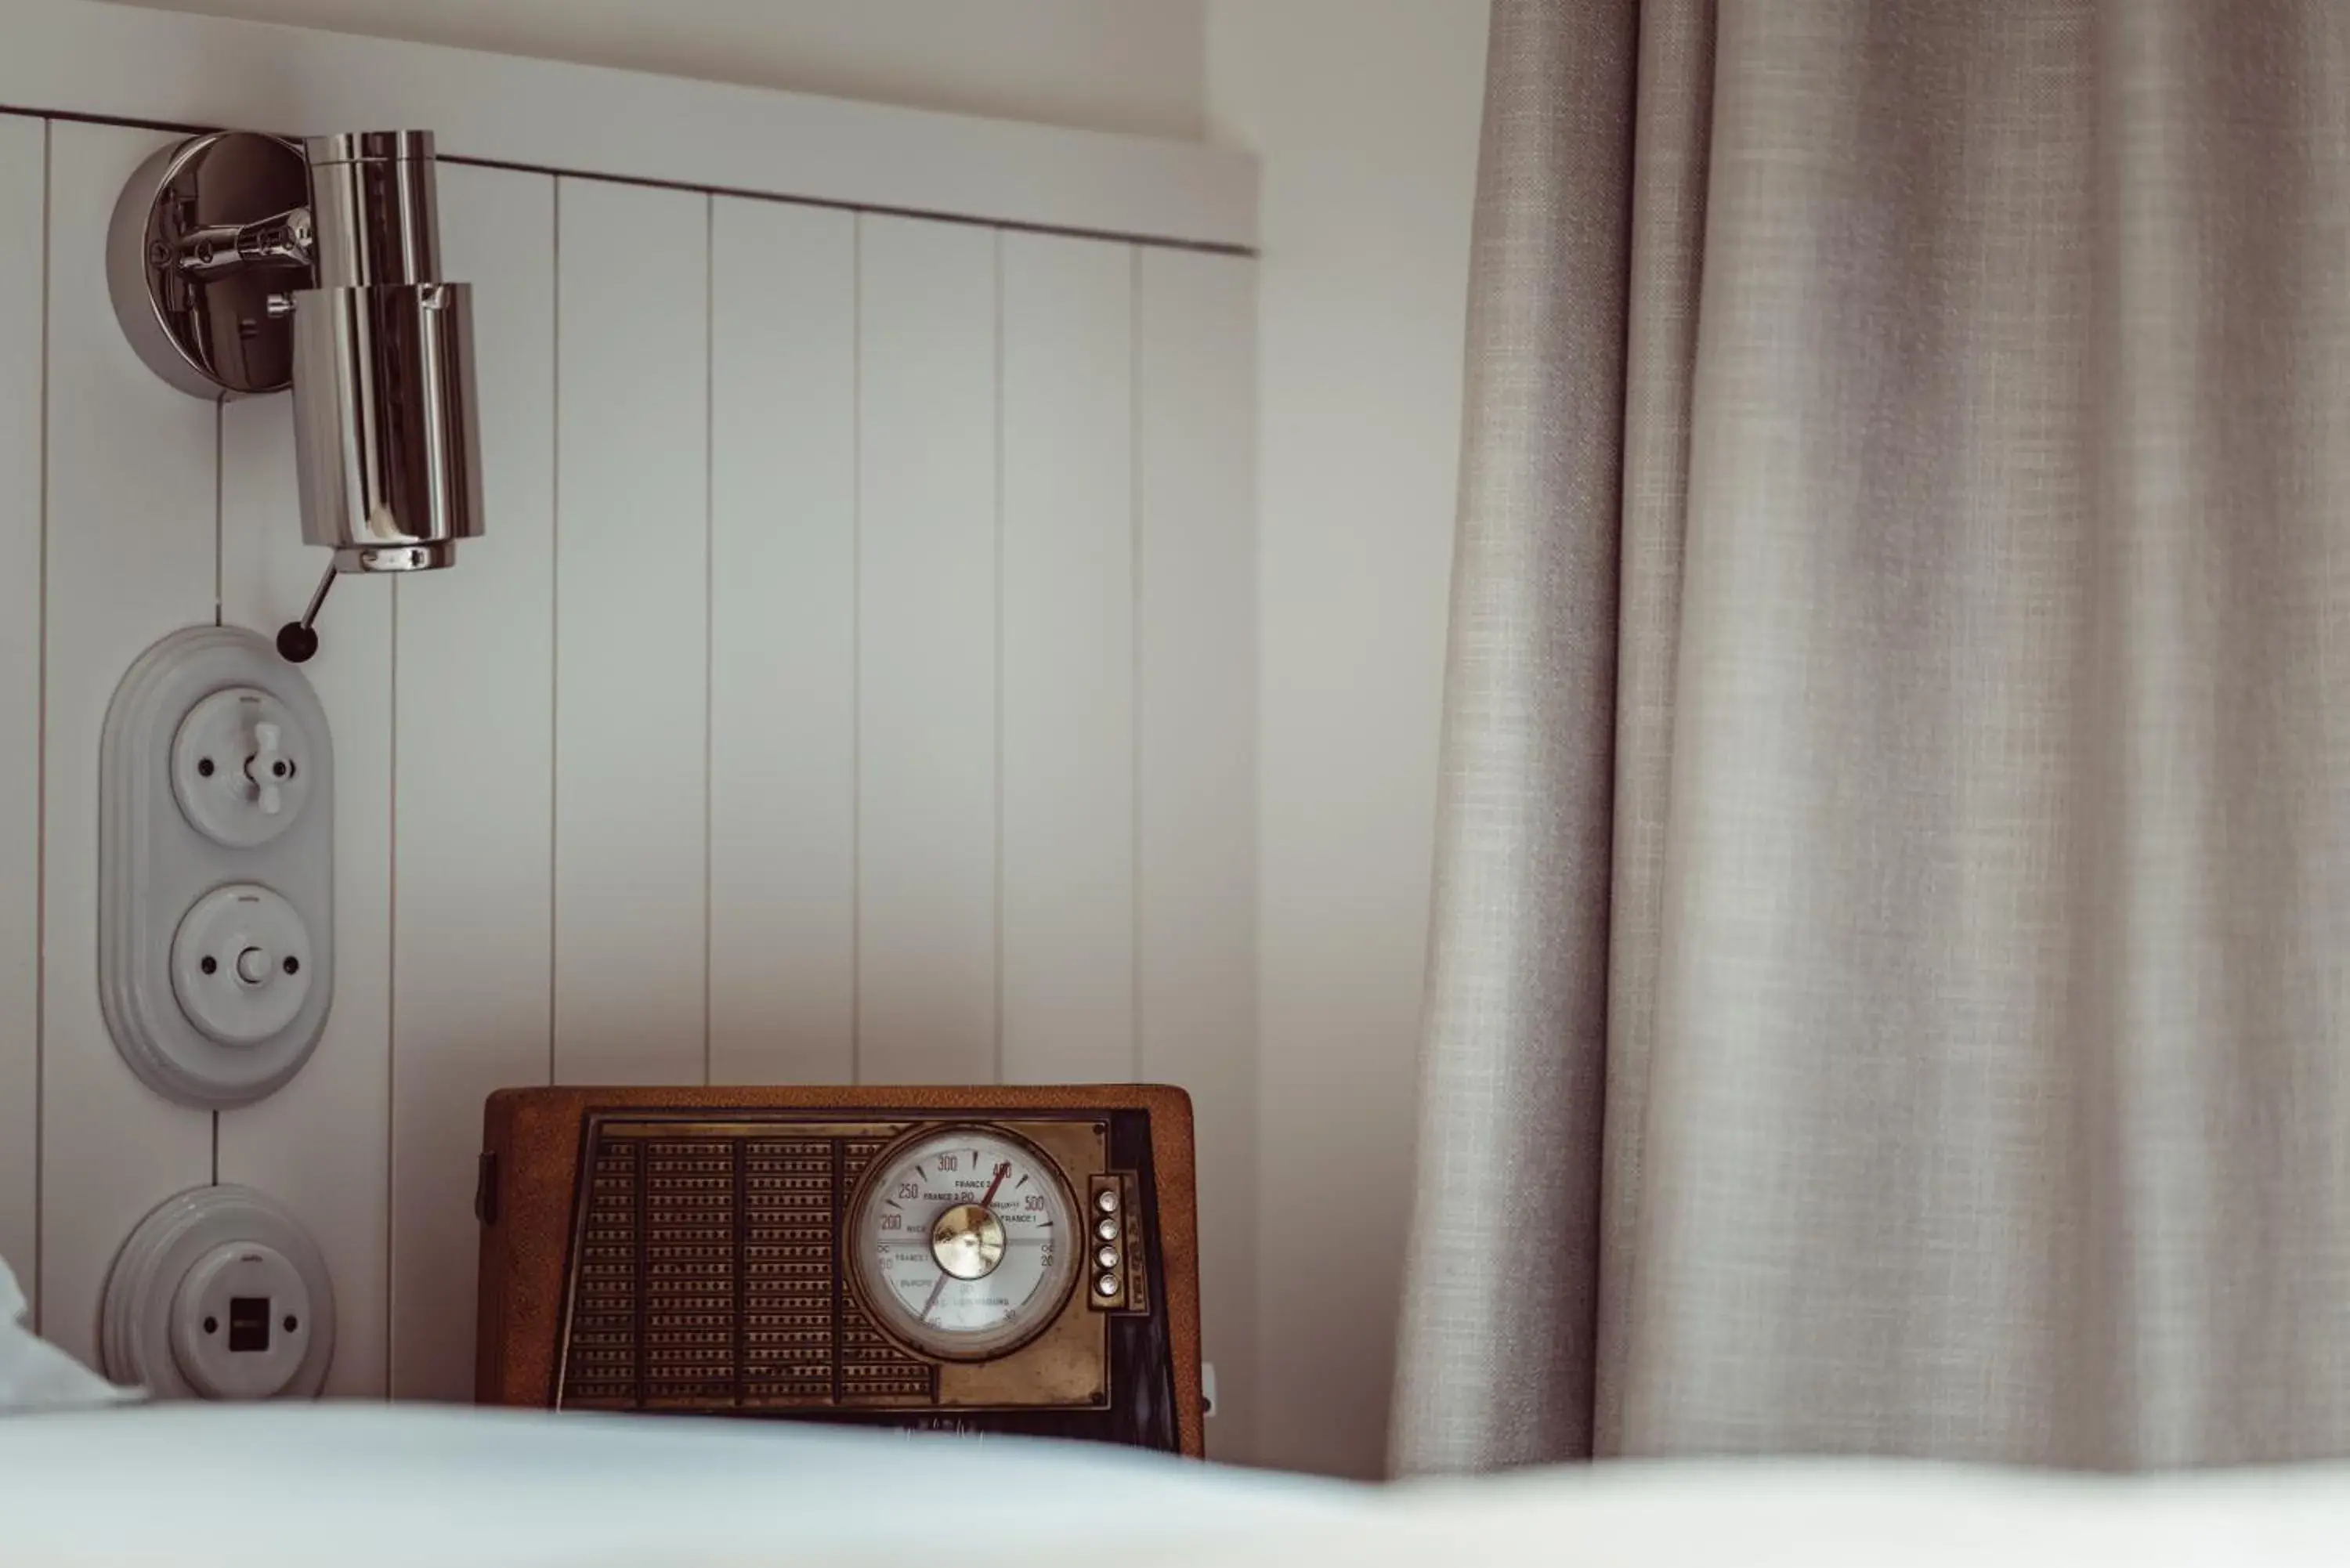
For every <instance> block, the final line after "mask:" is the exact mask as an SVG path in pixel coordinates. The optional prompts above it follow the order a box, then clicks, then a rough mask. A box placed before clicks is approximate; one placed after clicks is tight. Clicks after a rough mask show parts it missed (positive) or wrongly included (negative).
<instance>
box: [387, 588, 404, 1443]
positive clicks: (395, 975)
mask: <svg viewBox="0 0 2350 1568" xmlns="http://www.w3.org/2000/svg"><path fill="white" fill-rule="evenodd" d="M384 684H385V685H386V686H387V687H389V688H390V696H389V700H388V701H387V702H386V704H385V710H386V712H387V714H388V718H387V721H386V723H387V727H388V728H389V729H390V746H389V747H388V753H389V754H388V756H387V758H386V767H387V769H388V771H389V773H390V788H389V791H388V796H389V798H388V799H387V800H386V801H385V803H384V857H383V858H384V867H383V872H384V877H383V879H384V917H385V919H384V939H383V958H384V966H383V968H384V973H383V1393H384V1397H385V1398H387V1399H389V1398H390V1397H391V1373H392V1344H393V1342H394V1341H395V1340H396V1339H397V1338H398V1337H399V1323H400V1314H399V1310H398V1309H399V1299H400V1274H399V1272H398V1270H397V1269H396V1268H395V1267H394V1263H395V1256H394V1249H393V1247H392V1238H393V1236H394V1235H396V1234H397V1233H398V1232H399V1230H400V1182H399V1180H398V1179H397V1178H398V1174H399V1143H398V1137H399V1124H398V1116H397V1115H396V1114H395V1110H394V1107H395V1106H398V1105H399V1103H400V1100H399V1091H400V1055H399V1050H398V1046H399V1043H400V579H399V578H398V577H394V578H393V579H392V582H391V647H390V663H389V668H388V669H387V670H385V675H384Z"/></svg>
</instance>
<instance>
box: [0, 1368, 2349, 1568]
mask: <svg viewBox="0 0 2350 1568" xmlns="http://www.w3.org/2000/svg"><path fill="white" fill-rule="evenodd" d="M134 1563H135V1564H141V1565H146V1564H153V1565H158V1568H163V1565H169V1568H215V1565H217V1568H297V1565H298V1568H375V1565H377V1564H393V1563H398V1564H401V1565H402V1568H409V1565H418V1568H425V1565H429V1568H491V1565H494V1568H536V1565H539V1564H548V1565H553V1564H562V1565H564V1568H601V1565H604V1564H630V1565H652V1564H680V1565H688V1564H690V1565H693V1568H705V1565H707V1568H734V1565H737V1564H742V1565H749V1564H758V1565H762V1568H764V1565H770V1564H804V1563H816V1564H830V1563H840V1564H886V1565H891V1568H897V1565H904V1568H996V1565H998V1564H1002V1565H1006V1568H1008V1565H1011V1564H1021V1565H1024V1568H1062V1565H1066V1568H1079V1565H1084V1568H1156V1565H1159V1564H1171V1563H1184V1564H1196V1565H1200V1568H1210V1565H1213V1568H1319V1565H1320V1564H1324V1563H1329V1564H1340V1563H1345V1564H1350V1565H1351V1564H1371V1565H1382V1568H1384V1565H1397V1568H1401V1565H1404V1564H1410V1565H1412V1568H1472V1565H1483V1564H1489V1563H1490V1564H1496V1565H1499V1564H1509V1565H1512V1568H1515V1565H1517V1564H1526V1563H1562V1564H1577V1565H1581V1564H1592V1565H1607V1568H1616V1565H1622V1568H1635V1565H1637V1568H1697V1565H1699V1564H1705V1565H1708V1568H1728V1565H1736V1568H1796V1565H1801V1568H1864V1565H1866V1568H1893V1565H1897V1564H1899V1565H1922V1568H1959V1565H1960V1564H1964V1565H1966V1568H2022V1565H2026V1564H2040V1563H2049V1564H2058V1563H2061V1564H2064V1565H2065V1568H2095V1565H2101V1564H2108V1563H2110V1564H2116V1565H2118V1564H2128V1565H2130V1568H2144V1565H2147V1564H2155V1565H2163V1564H2189V1563H2192V1564H2222V1563H2226V1564H2238V1563H2248V1564H2294V1565H2299V1564H2312V1565H2314V1564H2345V1565H2350V1470H2345V1469H2339V1468H2332V1467H2312V1468H2304V1469H2281V1470H2270V1471H2260V1470H2251V1471H2236V1472H2228V1473H2217V1474H2205V1475H2199V1476H2172V1477H2154V1478H2144V1479H2136V1480H2119V1479H2099V1478H2085V1477H2065V1476H2054V1475H2044V1474H2029V1473H2022V1472H2003V1471H1995V1470H1980V1469H1960V1468H1955V1467H1952V1468H1942V1467H1932V1466H1922V1465H1898V1464H1883V1463H1867V1462H1861V1461H1812V1462H1745V1463H1731V1462H1723V1463H1703V1464H1684V1465H1648V1466H1631V1465H1618V1466H1606V1467H1600V1468H1597V1469H1591V1468H1575V1469H1560V1470H1554V1471H1546V1472H1526V1473H1522V1474H1520V1475H1516V1476H1512V1477H1506V1478H1498V1479H1491V1480H1470V1481H1460V1482H1445V1483H1432V1484H1424V1485H1413V1486H1400V1487H1391V1488H1372V1487H1364V1486H1353V1485H1347V1484H1344V1483H1338V1482H1330V1481H1318V1480H1306V1479H1303V1478H1297V1477H1284V1476H1276V1475H1272V1474H1267V1473H1263V1472H1255V1471H1246V1470H1237V1469H1227V1468H1221V1467H1216V1466H1208V1465H1198V1464H1191V1463H1186V1462H1184V1461H1181V1460H1176V1459H1167V1458H1164V1457H1162V1456H1155V1455H1148V1454H1140V1453H1134V1452H1129V1451H1124V1450H1118V1449H1101V1448H1087V1447H1081V1446H1077V1445H1070V1444H1055V1443H1041V1442H1027V1441H1021V1440H1016V1439H1009V1438H1003V1439H986V1438H946V1437H900V1436H896V1435H890V1434H884V1433H876V1432H868V1431H853V1430H842V1429H837V1428H812V1427H806V1426H786V1425H771V1424H764V1423H735V1422H715V1421H713V1422H694V1421H681V1420H671V1419H666V1418H637V1419H629V1418H623V1417H588V1416H560V1417H557V1416H550V1415H533V1414H527V1413H519V1412H509V1411H484V1410H462V1409H432V1408H427V1407H382V1406H359V1405H346V1406H333V1405H328V1406H271V1407H196V1406H185V1405H182V1406H155V1407H142V1408H133V1409H117V1410H106V1411H92V1412H78V1413H74V1414H66V1415H33V1416H19V1417H0V1564H5V1565H6V1568H20V1565H21V1568H85V1565H88V1564H106V1565H108V1568H117V1565H127V1564H134Z"/></svg>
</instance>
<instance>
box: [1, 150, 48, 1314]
mask: <svg viewBox="0 0 2350 1568" xmlns="http://www.w3.org/2000/svg"><path fill="white" fill-rule="evenodd" d="M46 134H47V133H46V131H45V130H44V128H43V126H42V123H41V122H40V121H39V120H37V119H24V118H22V117H20V116H16V115H0V556H5V558H6V559H7V560H8V561H9V562H10V563H12V565H11V566H10V569H9V570H8V572H7V573H6V574H5V576H0V735H6V736H9V737H10V738H11V743H10V744H9V746H8V747H7V749H6V750H5V753H0V1258H5V1259H6V1260H7V1261H8V1265H9V1267H10V1268H11V1269H13V1270H14V1271H15V1272H16V1281H17V1283H18V1284H20V1285H22V1286H23V1287H24V1290H25V1294H26V1299H27V1300H30V1301H35V1302H37V1301H39V1300H40V1299H41V1297H40V1287H39V1280H38V1278H37V1275H36V1272H35V1264H36V1262H37V1260H36V1256H35V1251H36V1248H35V1240H34V1239H35V1236H36V1233H37V1231H38V1228H39V1215H38V1212H37V1208H36V1199H35V1197H34V1194H35V1191H36V1189H37V1187H38V1185H39V1182H38V1169H37V1166H38V1158H39V1156H38V1152H37V1151H38V1150H39V1148H40V1130H39V1129H40V1109H41V1102H40V1048H41V1037H40V990H39V979H40V974H39V971H40V952H41V880H40V866H41V815H40V812H41V748H40V744H39V742H38V739H37V737H38V736H39V734H40V729H41V574H40V571H39V569H38V566H37V563H38V562H39V560H40V558H41V500H42V497H41V378H42V356H41V338H42V333H41V279H42V246H43V243H44V242H43V234H44V231H43V227H42V220H43V216H44V213H43V205H44V202H45V195H44V192H45V190H46V183H47V170H46V168H45V159H46V155H47V154H46V147H47V143H46V140H45V137H46Z"/></svg>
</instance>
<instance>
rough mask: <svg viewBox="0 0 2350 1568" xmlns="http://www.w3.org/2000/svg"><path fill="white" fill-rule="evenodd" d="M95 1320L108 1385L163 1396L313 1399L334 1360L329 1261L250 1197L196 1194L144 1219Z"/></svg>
mask: <svg viewBox="0 0 2350 1568" xmlns="http://www.w3.org/2000/svg"><path fill="white" fill-rule="evenodd" d="M99 1320H100V1321H99V1326H100V1330H101V1333H100V1335H99V1339H100V1344H99V1353H100V1355H102V1356H103V1358H104V1360H105V1364H106V1370H107V1375H108V1376H110V1377H112V1378H114V1379H115V1380H116V1381H117V1382H120V1383H135V1384H138V1385H139V1386H141V1387H143V1388H145V1389H146V1390H147V1391H148V1392H149V1393H151V1394H153V1395H154V1396H156V1397H159V1398H165V1399H307V1398H313V1397H317V1393H318V1390H319V1388H320V1387H321V1386H324V1384H325V1383H326V1380H327V1368H328V1366H329V1365H330V1364H331V1363H332V1362H333V1360H334V1355H335V1292H334V1285H333V1282H332V1281H331V1280H329V1279H328V1274H327V1264H326V1260H325V1259H324V1258H323V1257H321V1256H320V1255H319V1252H318V1249H317V1246H316V1245H314V1244H313V1243H312V1242H311V1241H310V1238H309V1236H308V1235H307V1233H306V1232H305V1231H303V1229H302V1227H301V1226H300V1224H299V1223H297V1222H296V1220H295V1219H294V1217H293V1216H292V1215H290V1214H288V1213H287V1212H286V1210H284V1209H283V1208H281V1207H280V1206H279V1205H278V1204H276V1202H274V1201H272V1200H271V1199H269V1198H268V1197H266V1196H265V1195H264V1194H262V1193H259V1192H255V1191H254V1190H253V1189H250V1188H244V1187H199V1188H197V1189H194V1190H192V1191H189V1192H182V1193H181V1194H180V1195H179V1196H178V1197H176V1198H173V1199H171V1200H169V1201H168V1202H166V1203H164V1204H163V1206H162V1207H161V1208H160V1209H158V1210H155V1212H153V1213H152V1214H150V1215H149V1216H148V1217H147V1218H146V1219H144V1220H140V1223H139V1228H138V1229H137V1230H136V1231H132V1232H131V1233H130V1240H129V1241H126V1242H124V1243H123V1247H122V1251H121V1254H120V1256H119V1257H117V1258H116V1259H115V1261H114V1270H113V1272H111V1273H110V1274H109V1275H108V1276H107V1281H106V1297H105V1301H104V1303H103V1304H102V1306H101V1307H100V1309H99Z"/></svg>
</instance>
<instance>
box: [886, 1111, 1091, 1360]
mask: <svg viewBox="0 0 2350 1568" xmlns="http://www.w3.org/2000/svg"><path fill="white" fill-rule="evenodd" d="M848 1241H849V1249H850V1253H849V1255H850V1257H851V1258H852V1259H853V1260H854V1261H855V1270H854V1272H855V1278H856V1281H857V1285H858V1295H859V1297H860V1298H861V1299H862V1301H863V1302H864V1303H865V1307H866V1310H867V1311H868V1312H869V1313H871V1314H873V1316H874V1318H875V1319H876V1320H877V1321H878V1322H879V1324H880V1326H882V1327H883V1328H885V1329H887V1330H888V1331H889V1332H890V1333H891V1334H895V1335H896V1336H897V1337H898V1338H899V1339H900V1340H902V1341H904V1342H905V1343H906V1344H908V1345H911V1346H913V1347H914V1348H915V1349H917V1350H919V1351H920V1352H922V1353H923V1354H924V1355H935V1356H938V1357H940V1358H941V1359H943V1360H950V1361H953V1360H966V1361H967V1360H976V1359H980V1358H983V1357H986V1356H991V1355H1002V1354H1003V1352H1005V1351H1008V1350H1010V1349H1013V1348H1014V1347H1015V1346H1017V1345H1022V1344H1024V1343H1025V1342H1026V1341H1028V1340H1029V1339H1031V1338H1034V1337H1035V1335H1036V1334H1040V1333H1042V1332H1043V1331H1044V1330H1045V1328H1046V1327H1047V1326H1048V1325H1049V1324H1051V1323H1052V1321H1053V1319H1054V1317H1055V1315H1056V1314H1058V1313H1059V1312H1060V1310H1061V1307H1062V1304H1063V1303H1066V1301H1067V1300H1068V1296H1069V1291H1070V1288H1071V1286H1072V1285H1073V1284H1074V1283H1075V1281H1076V1272H1077V1263H1078V1261H1079V1259H1080V1258H1081V1257H1082V1256H1083V1255H1084V1253H1085V1251H1086V1244H1087V1236H1086V1234H1085V1231H1084V1227H1083V1224H1082V1222H1081V1221H1080V1220H1078V1219H1077V1217H1076V1204H1075V1202H1074V1201H1073V1200H1072V1199H1071V1198H1070V1196H1069V1190H1068V1188H1067V1186H1066V1184H1065V1183H1064V1182H1063V1181H1062V1179H1061V1176H1060V1173H1059V1171H1058V1170H1057V1169H1056V1168H1055V1166H1054V1164H1053V1162H1052V1161H1051V1159H1049V1158H1046V1157H1045V1154H1044V1153H1043V1152H1042V1151H1040V1150H1038V1149H1037V1148H1035V1147H1034V1146H1032V1145H1030V1144H1029V1143H1028V1142H1027V1141H1026V1140H1025V1139H1024V1138H1020V1137H1014V1136H1012V1135H1011V1134H1008V1133H1005V1132H1002V1131H999V1130H995V1129H992V1128H988V1127H946V1128H941V1129H938V1130H935V1131H927V1132H925V1133H923V1134H921V1135H920V1136H919V1137H914V1138H911V1139H910V1140H907V1141H905V1142H901V1143H899V1144H897V1145H894V1146H892V1147H889V1148H887V1149H884V1150H883V1151H882V1152H881V1153H880V1155H879V1157H877V1158H876V1159H875V1160H874V1163H873V1164H872V1165H871V1166H870V1167H869V1168H868V1169H867V1171H866V1173H865V1175H864V1178H863V1180H862V1182H861V1183H860V1185H859V1187H858V1196H857V1201H856V1205H855V1207H854V1209H853V1210H852V1211H851V1214H850V1219H849V1227H848Z"/></svg>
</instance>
